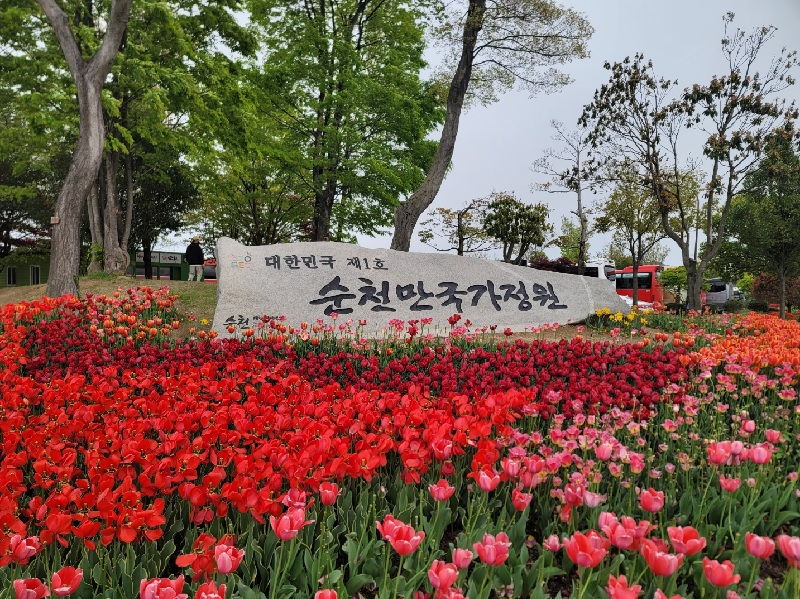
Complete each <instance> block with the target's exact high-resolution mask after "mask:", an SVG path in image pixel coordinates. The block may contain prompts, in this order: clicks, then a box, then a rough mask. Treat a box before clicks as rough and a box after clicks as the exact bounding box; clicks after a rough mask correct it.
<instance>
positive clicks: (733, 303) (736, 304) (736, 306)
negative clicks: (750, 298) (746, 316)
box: [722, 299, 744, 312]
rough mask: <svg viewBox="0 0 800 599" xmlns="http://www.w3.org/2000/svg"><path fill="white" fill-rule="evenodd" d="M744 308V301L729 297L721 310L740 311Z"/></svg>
mask: <svg viewBox="0 0 800 599" xmlns="http://www.w3.org/2000/svg"><path fill="white" fill-rule="evenodd" d="M743 308H744V302H742V301H740V300H734V299H730V300H728V301H726V302H725V304H724V305H723V306H722V310H723V312H741V310H742V309H743Z"/></svg>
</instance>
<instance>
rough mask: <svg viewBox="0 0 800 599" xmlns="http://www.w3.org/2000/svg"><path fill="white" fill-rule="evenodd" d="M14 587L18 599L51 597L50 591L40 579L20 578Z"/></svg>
mask: <svg viewBox="0 0 800 599" xmlns="http://www.w3.org/2000/svg"><path fill="white" fill-rule="evenodd" d="M13 586H14V596H15V597H16V599H41V598H42V597H49V596H50V589H48V588H47V585H46V584H44V583H43V582H42V581H41V580H39V579H38V578H18V579H16V580H15V581H14V583H13Z"/></svg>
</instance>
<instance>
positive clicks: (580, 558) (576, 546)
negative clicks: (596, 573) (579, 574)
mask: <svg viewBox="0 0 800 599" xmlns="http://www.w3.org/2000/svg"><path fill="white" fill-rule="evenodd" d="M590 532H595V531H590ZM595 534H596V532H595ZM564 549H566V551H567V555H568V556H569V559H571V560H572V562H573V563H574V564H576V565H577V566H579V567H581V568H594V567H595V566H596V565H597V564H599V563H600V562H601V561H602V560H603V558H604V557H605V556H606V553H608V551H607V550H606V549H605V548H603V547H602V546H600V547H598V546H596V544H595V543H593V539H592V538H591V536H589V535H584V534H583V533H581V532H577V531H576V532H575V533H574V534H573V535H572V536H571V537H570V538H568V539H564Z"/></svg>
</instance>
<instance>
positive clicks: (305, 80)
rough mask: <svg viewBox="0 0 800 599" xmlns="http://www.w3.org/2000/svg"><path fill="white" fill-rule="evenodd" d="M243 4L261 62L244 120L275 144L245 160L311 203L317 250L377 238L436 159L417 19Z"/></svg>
mask: <svg viewBox="0 0 800 599" xmlns="http://www.w3.org/2000/svg"><path fill="white" fill-rule="evenodd" d="M249 4H250V7H251V10H252V14H253V18H254V22H255V23H256V25H257V26H258V28H259V30H260V32H261V34H262V35H263V37H264V39H265V59H264V61H263V63H261V64H259V65H254V66H253V69H252V74H253V79H252V84H253V85H255V86H257V87H258V89H259V90H260V92H261V93H260V95H259V94H258V93H256V92H252V94H253V95H252V97H253V98H257V101H255V102H252V105H251V106H249V107H247V110H246V111H245V112H243V115H246V116H247V117H248V119H249V120H250V122H256V121H258V122H260V123H261V126H262V127H263V128H264V132H265V135H268V136H269V137H271V139H270V140H269V143H261V144H259V145H257V146H255V147H254V148H253V149H254V150H257V151H259V156H260V157H263V158H265V159H267V160H269V161H272V162H273V163H274V164H276V165H277V167H278V168H275V167H271V166H270V168H273V172H274V173H275V174H276V175H277V176H278V179H279V181H280V183H283V182H284V181H288V182H289V183H290V187H289V188H288V190H287V191H288V192H290V193H291V194H295V195H297V196H298V197H299V198H302V199H303V200H304V201H305V200H308V201H310V202H312V203H313V206H314V216H313V223H312V227H311V231H309V234H310V235H311V237H312V238H313V239H315V240H324V239H329V238H331V237H332V236H339V237H340V236H343V235H346V234H350V233H352V232H355V231H358V232H362V233H365V234H375V233H376V232H378V231H379V230H380V229H381V228H382V227H384V226H387V225H389V224H390V222H391V219H392V215H393V211H394V208H395V206H396V205H397V203H398V201H399V200H400V198H401V197H402V196H405V195H407V194H409V193H410V192H411V191H413V190H414V189H415V188H416V187H417V186H418V185H419V184H420V183H421V182H422V179H423V177H424V174H425V171H426V169H427V168H428V166H429V164H430V161H431V160H432V157H433V152H434V151H435V148H436V144H435V143H434V142H431V141H429V140H426V136H427V134H428V133H429V132H430V131H431V130H432V129H433V128H434V127H436V126H437V125H438V124H439V123H440V122H441V120H442V118H443V110H442V106H441V97H440V95H439V94H438V92H437V90H436V89H435V87H434V86H431V85H429V84H427V83H426V82H424V81H422V79H421V78H420V71H421V70H422V69H423V67H424V66H425V62H424V60H423V57H422V55H423V51H424V40H423V22H424V15H423V14H422V12H421V9H420V8H419V7H417V6H416V5H409V4H404V3H398V2H384V1H379V0H366V1H363V2H355V1H353V0H335V1H333V2H327V3H321V4H317V3H313V4H308V3H303V2H299V1H298V0H295V1H292V2H288V3H287V2H277V1H275V0H251V1H250V3H249ZM287 40H291V43H286V41H287ZM245 93H248V92H245ZM237 125H239V123H237ZM235 131H236V134H237V135H239V134H240V132H241V131H242V129H239V128H238V127H237V128H236V129H235ZM264 141H265V142H266V141H267V140H266V139H265V140H264ZM223 145H224V146H225V147H226V149H227V148H229V147H230V146H231V142H230V141H229V140H228V139H225V140H224V141H223ZM236 151H238V152H241V156H242V158H243V159H244V158H245V157H249V156H248V153H245V152H244V148H241V147H239V148H236Z"/></svg>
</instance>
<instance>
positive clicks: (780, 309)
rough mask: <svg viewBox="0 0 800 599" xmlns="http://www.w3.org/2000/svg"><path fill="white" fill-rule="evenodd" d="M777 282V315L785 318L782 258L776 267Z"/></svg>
mask: <svg viewBox="0 0 800 599" xmlns="http://www.w3.org/2000/svg"><path fill="white" fill-rule="evenodd" d="M778 282H779V287H778V316H779V317H780V318H781V319H784V318H786V265H785V264H783V260H781V261H780V265H779V267H778Z"/></svg>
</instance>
